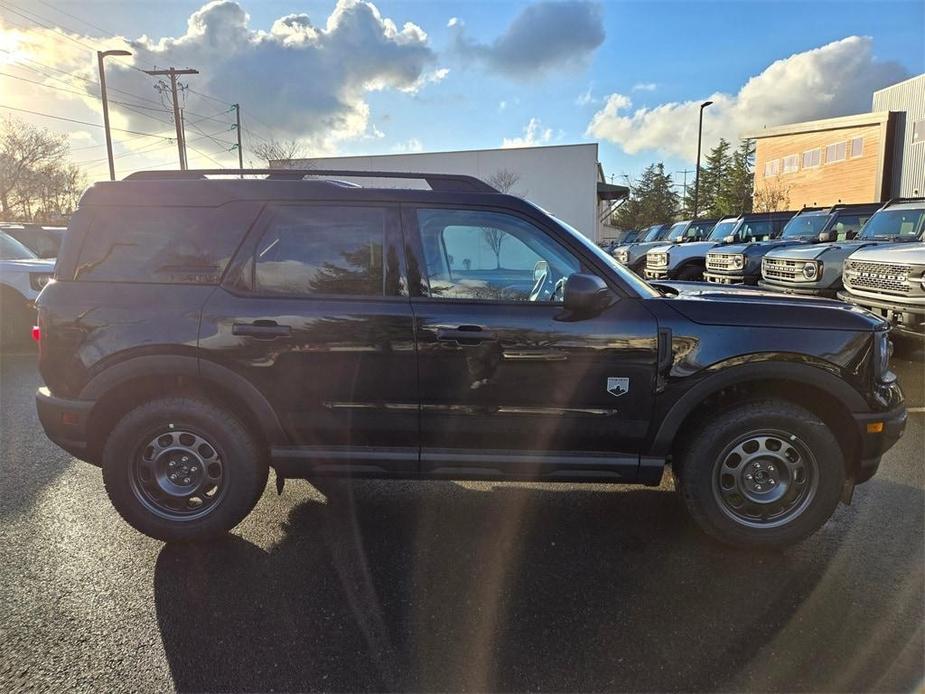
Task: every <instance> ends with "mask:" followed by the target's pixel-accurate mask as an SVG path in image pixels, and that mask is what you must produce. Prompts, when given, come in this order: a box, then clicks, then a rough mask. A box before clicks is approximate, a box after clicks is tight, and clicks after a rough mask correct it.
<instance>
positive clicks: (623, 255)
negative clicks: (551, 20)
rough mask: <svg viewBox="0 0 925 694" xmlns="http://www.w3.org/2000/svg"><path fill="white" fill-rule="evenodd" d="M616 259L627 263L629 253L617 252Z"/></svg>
mask: <svg viewBox="0 0 925 694" xmlns="http://www.w3.org/2000/svg"><path fill="white" fill-rule="evenodd" d="M616 258H617V260H619V261H620V262H621V263H625V262H626V261H627V259H628V258H629V253H627V252H626V251H617V255H616Z"/></svg>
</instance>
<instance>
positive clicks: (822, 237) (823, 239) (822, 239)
mask: <svg viewBox="0 0 925 694" xmlns="http://www.w3.org/2000/svg"><path fill="white" fill-rule="evenodd" d="M834 240H835V239H834V238H833V234H832V232H831V231H820V232H819V243H828V242H829V241H834Z"/></svg>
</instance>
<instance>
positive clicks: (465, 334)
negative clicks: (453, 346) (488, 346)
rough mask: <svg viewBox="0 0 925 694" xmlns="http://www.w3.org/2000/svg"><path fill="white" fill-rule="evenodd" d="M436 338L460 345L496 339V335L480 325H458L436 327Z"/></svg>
mask: <svg viewBox="0 0 925 694" xmlns="http://www.w3.org/2000/svg"><path fill="white" fill-rule="evenodd" d="M437 339H438V340H441V341H444V342H456V343H458V344H460V345H477V344H479V343H480V342H488V341H491V340H497V339H498V336H497V335H496V334H495V333H494V331H491V330H485V329H484V328H483V327H482V326H480V325H460V326H459V327H457V328H437Z"/></svg>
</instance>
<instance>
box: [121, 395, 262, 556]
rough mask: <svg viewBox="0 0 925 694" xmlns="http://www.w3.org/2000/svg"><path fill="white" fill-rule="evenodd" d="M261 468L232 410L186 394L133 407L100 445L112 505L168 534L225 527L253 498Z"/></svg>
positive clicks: (202, 533)
mask: <svg viewBox="0 0 925 694" xmlns="http://www.w3.org/2000/svg"><path fill="white" fill-rule="evenodd" d="M267 474H268V468H267V463H266V460H265V458H264V456H262V455H261V453H260V450H259V448H258V446H257V444H256V442H255V441H254V437H253V436H252V435H251V434H250V432H249V431H248V430H247V428H246V427H245V426H244V425H243V424H242V423H241V422H240V421H239V420H238V419H237V418H236V417H235V416H233V415H232V414H231V413H230V412H227V411H225V410H222V409H220V408H218V407H216V406H214V405H212V404H211V403H208V402H205V401H202V400H197V399H194V398H189V397H170V398H163V399H159V400H153V401H151V402H148V403H145V404H144V405H141V406H139V407H137V408H135V409H134V410H131V411H130V412H129V413H128V414H126V415H125V416H124V417H123V418H122V419H121V420H119V422H118V423H117V424H116V426H115V427H114V428H113V430H112V432H111V433H110V435H109V437H108V439H107V441H106V444H105V446H104V448H103V481H104V482H105V484H106V491H107V493H108V494H109V498H110V500H111V501H112V503H113V506H115V507H116V510H117V511H118V512H119V513H120V514H121V515H122V517H123V518H124V519H125V520H126V521H128V523H129V524H131V525H132V526H133V527H134V528H135V529H136V530H139V531H140V532H142V533H144V534H145V535H148V536H149V537H153V538H155V539H158V540H164V541H167V542H184V541H196V540H204V539H209V538H213V537H216V536H218V535H221V534H224V533H226V532H227V531H229V530H231V528H233V527H234V526H235V525H237V524H238V523H239V522H241V520H242V519H243V518H244V517H245V516H247V514H248V513H250V511H251V509H253V508H254V506H255V505H256V503H257V500H258V499H259V498H260V495H261V493H262V492H263V489H264V487H265V486H266V482H267Z"/></svg>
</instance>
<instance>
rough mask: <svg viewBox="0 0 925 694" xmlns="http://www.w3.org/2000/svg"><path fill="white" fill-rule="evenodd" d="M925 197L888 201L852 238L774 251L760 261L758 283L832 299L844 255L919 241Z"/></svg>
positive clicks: (924, 226)
mask: <svg viewBox="0 0 925 694" xmlns="http://www.w3.org/2000/svg"><path fill="white" fill-rule="evenodd" d="M923 234H925V198H904V199H902V198H901V199H896V200H891V201H889V202H887V203H886V204H884V205H883V207H881V208H880V209H879V210H877V212H875V213H874V214H873V215H872V216H871V217H870V219H868V220H867V222H866V223H865V224H864V226H863V227H862V228H861V233H860V234H858V235H857V236H856V237H855V238H853V239H845V240H840V241H833V242H831V243H820V244H816V245H813V246H795V247H793V246H792V247H790V248H781V249H780V250H774V251H771V252H770V253H768V254H767V255H765V256H764V258H763V259H762V261H761V281H760V282H758V284H759V286H761V287H763V288H764V289H770V290H773V291H776V292H785V293H787V294H803V295H807V296H825V297H829V298H835V296H836V295H837V294H838V292H839V291H840V290H841V289H842V288H843V286H844V285H843V284H842V274H841V273H842V269H843V267H844V262H845V258H847V257H848V256H849V255H851V254H852V253H854V252H856V251H858V250H860V249H862V248H868V247H871V246H878V245H883V244H888V243H907V242H910V241H916V240H919V241H920V240H922V238H923Z"/></svg>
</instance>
